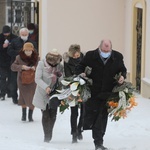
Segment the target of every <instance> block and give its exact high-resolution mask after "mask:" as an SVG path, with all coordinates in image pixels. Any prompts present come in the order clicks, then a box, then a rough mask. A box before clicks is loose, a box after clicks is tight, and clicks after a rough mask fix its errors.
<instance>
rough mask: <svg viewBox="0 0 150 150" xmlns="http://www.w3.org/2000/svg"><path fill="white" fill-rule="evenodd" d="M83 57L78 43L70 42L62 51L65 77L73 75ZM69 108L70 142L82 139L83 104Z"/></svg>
mask: <svg viewBox="0 0 150 150" xmlns="http://www.w3.org/2000/svg"><path fill="white" fill-rule="evenodd" d="M82 58H83V54H82V53H81V50H80V45H78V44H72V45H70V47H69V50H68V52H66V53H64V55H63V59H64V72H65V76H66V77H70V76H73V75H75V69H76V66H77V65H78V64H79V63H80V61H81V60H82ZM79 108H81V109H80V116H79V121H78V110H79ZM70 109H71V116H70V123H71V134H72V143H76V142H77V139H78V140H82V139H83V137H82V130H83V129H82V127H83V126H82V125H83V105H82V104H81V107H79V105H75V106H73V107H70Z"/></svg>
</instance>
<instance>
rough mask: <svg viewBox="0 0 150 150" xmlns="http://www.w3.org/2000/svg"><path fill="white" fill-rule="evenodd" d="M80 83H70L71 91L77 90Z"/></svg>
mask: <svg viewBox="0 0 150 150" xmlns="http://www.w3.org/2000/svg"><path fill="white" fill-rule="evenodd" d="M78 85H79V82H74V83H72V84H71V85H70V89H71V91H75V90H76V89H77V87H78Z"/></svg>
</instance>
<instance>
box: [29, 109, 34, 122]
mask: <svg viewBox="0 0 150 150" xmlns="http://www.w3.org/2000/svg"><path fill="white" fill-rule="evenodd" d="M32 114H33V110H31V109H29V113H28V119H29V122H32V121H33V118H32Z"/></svg>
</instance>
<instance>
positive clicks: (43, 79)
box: [33, 49, 63, 142]
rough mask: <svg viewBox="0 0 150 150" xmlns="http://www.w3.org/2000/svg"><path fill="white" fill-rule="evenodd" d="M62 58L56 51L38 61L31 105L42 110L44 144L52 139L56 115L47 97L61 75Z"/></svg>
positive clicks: (55, 109)
mask: <svg viewBox="0 0 150 150" xmlns="http://www.w3.org/2000/svg"><path fill="white" fill-rule="evenodd" d="M61 60H62V56H61V55H60V54H59V53H58V51H57V49H53V50H51V51H50V52H49V53H47V55H46V57H45V59H43V60H41V61H39V63H38V66H37V69H36V74H35V82H36V83H37V87H36V91H35V95H34V98H33V105H34V106H35V107H37V108H40V109H41V110H42V125H43V131H44V142H49V141H50V140H51V139H52V132H53V127H54V124H55V120H56V115H57V107H56V108H52V107H51V106H49V105H48V103H49V97H50V96H49V95H50V94H51V92H52V89H53V87H54V86H55V84H56V82H57V79H58V78H59V79H60V77H61V76H62V74H63V66H62V65H61V63H60V62H61Z"/></svg>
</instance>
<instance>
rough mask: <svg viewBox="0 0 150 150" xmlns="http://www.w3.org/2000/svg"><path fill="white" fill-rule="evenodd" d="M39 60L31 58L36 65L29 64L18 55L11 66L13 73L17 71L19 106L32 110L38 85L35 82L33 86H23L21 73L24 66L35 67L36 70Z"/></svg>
mask: <svg viewBox="0 0 150 150" xmlns="http://www.w3.org/2000/svg"><path fill="white" fill-rule="evenodd" d="M38 61H39V58H38V57H37V59H34V61H33V57H31V62H33V64H34V65H31V64H29V63H28V62H26V61H24V60H23V59H21V57H20V55H17V57H16V59H15V61H14V62H13V64H12V65H11V70H12V71H17V72H18V74H17V84H18V88H19V101H18V104H19V105H26V106H28V107H30V108H33V104H32V100H33V96H34V93H35V88H36V83H35V82H33V83H31V84H22V82H21V73H22V65H26V66H31V67H32V66H34V67H35V68H36V66H37V64H38Z"/></svg>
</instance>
